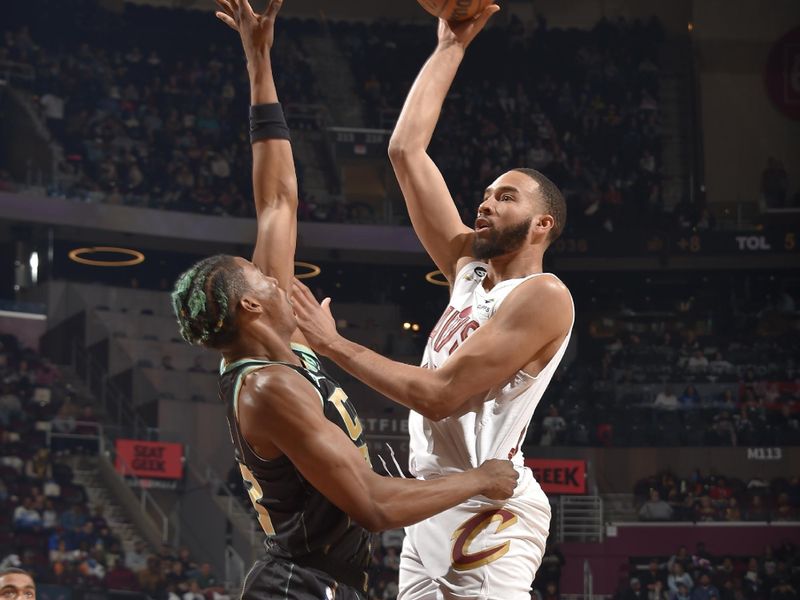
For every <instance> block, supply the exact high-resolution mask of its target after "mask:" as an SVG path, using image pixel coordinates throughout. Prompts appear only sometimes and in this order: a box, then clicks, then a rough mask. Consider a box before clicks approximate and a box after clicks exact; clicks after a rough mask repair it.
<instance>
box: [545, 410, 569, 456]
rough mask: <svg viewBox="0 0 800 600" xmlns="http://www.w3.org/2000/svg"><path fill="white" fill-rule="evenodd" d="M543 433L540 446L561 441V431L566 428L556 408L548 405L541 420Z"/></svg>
mask: <svg viewBox="0 0 800 600" xmlns="http://www.w3.org/2000/svg"><path fill="white" fill-rule="evenodd" d="M542 427H543V428H544V435H543V436H542V440H541V442H540V443H541V445H542V446H552V445H556V444H558V443H559V442H560V441H561V437H562V433H563V432H564V430H565V429H566V428H567V423H566V421H564V418H563V417H561V416H560V415H559V414H558V408H557V407H556V406H554V405H550V407H549V408H548V409H547V416H546V417H545V418H544V421H542Z"/></svg>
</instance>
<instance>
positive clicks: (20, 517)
mask: <svg viewBox="0 0 800 600" xmlns="http://www.w3.org/2000/svg"><path fill="white" fill-rule="evenodd" d="M41 527H42V515H41V514H39V511H37V510H36V509H35V508H34V507H33V499H32V498H30V497H27V498H25V499H24V500H23V501H22V504H20V505H19V506H17V508H16V509H14V529H16V530H17V531H38V530H39V529H41Z"/></svg>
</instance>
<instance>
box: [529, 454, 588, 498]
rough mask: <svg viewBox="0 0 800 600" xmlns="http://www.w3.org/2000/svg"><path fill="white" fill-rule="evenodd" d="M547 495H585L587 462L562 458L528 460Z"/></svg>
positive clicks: (530, 467)
mask: <svg viewBox="0 0 800 600" xmlns="http://www.w3.org/2000/svg"><path fill="white" fill-rule="evenodd" d="M525 466H526V467H528V468H529V469H530V470H531V471H533V476H534V477H536V481H538V482H539V485H541V486H542V490H544V493H545V494H585V493H586V461H584V460H565V459H560V458H526V459H525Z"/></svg>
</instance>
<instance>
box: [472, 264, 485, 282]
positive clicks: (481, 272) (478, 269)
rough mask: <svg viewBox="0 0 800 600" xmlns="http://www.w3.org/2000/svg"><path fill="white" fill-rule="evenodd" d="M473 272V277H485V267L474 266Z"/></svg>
mask: <svg viewBox="0 0 800 600" xmlns="http://www.w3.org/2000/svg"><path fill="white" fill-rule="evenodd" d="M473 273H474V274H475V277H477V278H478V279H483V278H484V277H486V269H485V268H484V267H475V270H474V271H473Z"/></svg>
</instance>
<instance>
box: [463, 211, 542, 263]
mask: <svg viewBox="0 0 800 600" xmlns="http://www.w3.org/2000/svg"><path fill="white" fill-rule="evenodd" d="M532 220H533V217H528V218H527V219H526V220H524V221H523V222H522V223H518V224H517V225H509V226H508V227H506V228H505V229H490V230H489V235H488V236H487V237H485V238H479V237H478V236H477V235H476V236H474V237H473V238H472V254H473V256H474V257H475V258H477V259H478V260H489V259H490V258H497V257H498V256H503V255H504V254H509V253H510V252H514V251H515V250H519V249H520V247H522V244H524V243H525V239H526V238H527V237H528V231H530V228H531V221H532Z"/></svg>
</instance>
